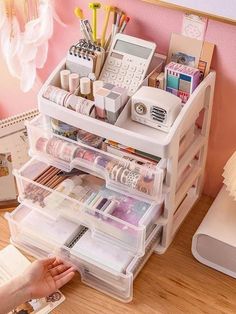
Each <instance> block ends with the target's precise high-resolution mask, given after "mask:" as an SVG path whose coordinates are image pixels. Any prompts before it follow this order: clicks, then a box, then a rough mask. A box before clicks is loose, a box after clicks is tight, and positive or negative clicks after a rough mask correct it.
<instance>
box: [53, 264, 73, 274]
mask: <svg viewBox="0 0 236 314" xmlns="http://www.w3.org/2000/svg"><path fill="white" fill-rule="evenodd" d="M70 267H71V266H70V265H66V264H60V265H57V266H55V267H53V268H51V269H49V272H50V274H51V275H52V276H53V277H54V276H57V275H60V274H61V273H63V272H64V271H66V270H67V269H69V268H70Z"/></svg>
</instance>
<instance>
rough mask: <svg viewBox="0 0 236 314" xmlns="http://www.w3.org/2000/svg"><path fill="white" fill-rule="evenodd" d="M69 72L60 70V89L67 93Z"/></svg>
mask: <svg viewBox="0 0 236 314" xmlns="http://www.w3.org/2000/svg"><path fill="white" fill-rule="evenodd" d="M69 76H70V71H69V70H61V71H60V79H61V88H62V89H64V90H66V91H68V90H69Z"/></svg>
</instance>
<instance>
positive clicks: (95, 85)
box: [93, 80, 103, 96]
mask: <svg viewBox="0 0 236 314" xmlns="http://www.w3.org/2000/svg"><path fill="white" fill-rule="evenodd" d="M101 87H103V81H99V80H97V81H94V82H93V96H94V95H95V94H96V93H97V91H98V90H99V89H100V88H101Z"/></svg>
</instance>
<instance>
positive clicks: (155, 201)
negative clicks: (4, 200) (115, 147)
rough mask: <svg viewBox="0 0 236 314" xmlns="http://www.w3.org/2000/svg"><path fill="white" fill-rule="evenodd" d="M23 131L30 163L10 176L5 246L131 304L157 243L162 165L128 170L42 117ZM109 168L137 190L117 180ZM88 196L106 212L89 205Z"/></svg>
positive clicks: (120, 161) (117, 159)
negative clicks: (52, 257)
mask: <svg viewBox="0 0 236 314" xmlns="http://www.w3.org/2000/svg"><path fill="white" fill-rule="evenodd" d="M27 132H28V136H29V143H30V155H31V157H32V158H31V159H30V160H29V161H28V162H27V163H26V164H25V165H24V166H23V167H22V168H21V169H19V170H14V175H15V177H16V181H17V186H18V190H19V201H20V203H21V205H20V206H19V207H17V208H16V209H15V210H14V211H13V212H12V213H11V214H8V215H6V218H7V219H8V222H9V226H10V231H11V241H12V243H13V244H14V245H16V246H18V247H19V248H21V249H23V250H25V251H26V252H28V253H30V254H32V255H33V256H35V257H36V258H40V257H43V256H47V255H48V254H51V253H54V254H56V255H57V256H60V257H62V258H64V259H67V260H68V261H69V262H71V263H72V264H73V265H75V267H76V268H77V269H78V271H79V272H80V274H81V278H82V281H83V282H84V283H86V284H88V285H90V286H91V287H94V288H96V289H98V290H100V291H103V292H104V293H107V294H109V295H111V296H112V297H115V298H118V299H119V300H121V301H124V302H129V301H131V300H132V296H133V280H134V278H135V277H136V276H137V274H138V272H139V271H140V270H141V268H142V267H143V265H144V264H145V262H146V261H147V260H148V258H149V256H150V255H151V254H152V252H153V251H154V249H156V247H157V245H159V244H160V242H161V235H162V228H163V224H164V219H163V217H162V213H163V196H162V187H163V177H164V169H163V168H164V162H163V161H160V162H159V163H158V164H157V165H153V164H143V163H139V162H136V163H134V162H132V161H129V160H127V159H125V158H121V157H118V156H115V155H112V154H110V153H107V152H106V151H103V150H101V149H97V148H94V147H91V146H87V145H85V144H83V143H81V142H77V141H73V140H71V139H69V138H66V137H62V136H60V135H57V134H55V133H53V131H52V130H51V118H50V117H49V116H45V115H39V116H38V117H36V118H35V119H34V120H32V121H30V122H28V123H27ZM115 167H116V168H117V171H116V172H119V169H123V170H124V169H125V170H127V173H130V175H131V174H132V175H135V176H137V177H139V180H138V181H137V182H138V183H137V184H136V185H132V184H130V183H129V182H127V181H126V180H124V179H123V180H121V179H118V174H117V173H114V170H113V172H112V169H114V168H115ZM49 182H50V184H49ZM58 182H59V184H58ZM84 191H85V192H88V191H89V192H88V195H87V197H86V195H84V194H83V193H84ZM81 193H82V194H83V195H82V194H81ZM85 194H86V193H85ZM93 195H95V198H96V197H97V199H98V200H99V199H100V200H104V199H106V200H109V202H110V206H108V207H107V208H106V209H105V210H103V209H102V208H101V207H99V206H97V202H95V203H96V204H95V203H94V202H88V200H89V198H91V197H92V196H93Z"/></svg>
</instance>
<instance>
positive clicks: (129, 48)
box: [114, 39, 152, 59]
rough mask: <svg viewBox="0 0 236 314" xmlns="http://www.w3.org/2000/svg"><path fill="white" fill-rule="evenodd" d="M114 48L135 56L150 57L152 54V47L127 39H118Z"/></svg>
mask: <svg viewBox="0 0 236 314" xmlns="http://www.w3.org/2000/svg"><path fill="white" fill-rule="evenodd" d="M114 49H115V50H116V51H120V52H123V53H127V54H129V55H133V56H135V57H139V58H143V59H148V57H149V56H150V54H151V52H152V49H150V48H147V47H143V46H139V45H135V44H132V43H129V42H127V41H123V40H120V39H118V40H117V41H116V43H115V46H114Z"/></svg>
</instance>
